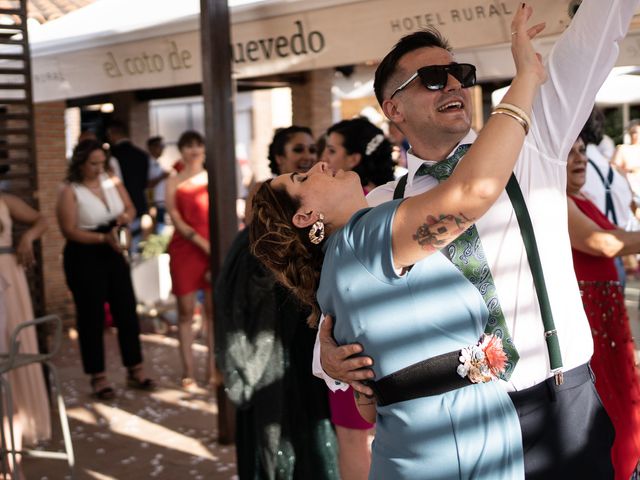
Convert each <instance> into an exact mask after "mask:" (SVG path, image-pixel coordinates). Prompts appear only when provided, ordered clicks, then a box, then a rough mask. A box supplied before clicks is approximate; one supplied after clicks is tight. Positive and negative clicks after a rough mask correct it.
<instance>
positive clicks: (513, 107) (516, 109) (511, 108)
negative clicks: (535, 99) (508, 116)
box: [496, 102, 531, 127]
mask: <svg viewBox="0 0 640 480" xmlns="http://www.w3.org/2000/svg"><path fill="white" fill-rule="evenodd" d="M499 108H501V109H503V110H509V111H510V112H513V113H515V114H516V115H520V116H521V117H522V118H523V119H524V121H525V122H527V125H529V127H531V118H529V115H527V112H525V111H524V110H522V109H521V108H520V107H518V106H517V105H514V104H513V103H506V102H503V103H499V104H498V105H496V110H497V109H499Z"/></svg>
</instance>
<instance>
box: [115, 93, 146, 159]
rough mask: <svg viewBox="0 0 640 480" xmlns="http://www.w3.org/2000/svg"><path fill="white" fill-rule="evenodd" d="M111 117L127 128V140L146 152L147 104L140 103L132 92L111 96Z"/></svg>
mask: <svg viewBox="0 0 640 480" xmlns="http://www.w3.org/2000/svg"><path fill="white" fill-rule="evenodd" d="M111 102H112V103H113V107H114V111H113V117H114V118H116V119H118V120H119V121H121V122H123V123H124V124H125V125H127V127H128V128H129V138H130V139H131V141H132V142H133V144H134V145H136V146H138V147H140V148H142V149H143V150H146V148H147V139H148V138H149V102H140V101H138V100H137V99H136V97H135V95H134V94H133V92H117V93H113V94H111Z"/></svg>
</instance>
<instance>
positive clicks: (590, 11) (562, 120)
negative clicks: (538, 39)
mask: <svg viewBox="0 0 640 480" xmlns="http://www.w3.org/2000/svg"><path fill="white" fill-rule="evenodd" d="M639 5H640V0H583V1H582V3H581V4H580V8H579V9H578V12H577V13H576V15H575V17H574V18H573V19H572V20H571V24H570V25H569V27H568V28H567V30H566V31H565V32H564V33H563V34H562V35H561V36H560V38H559V39H558V41H557V42H556V44H555V45H554V46H553V48H552V50H551V52H550V53H549V57H548V61H547V64H546V69H547V72H548V74H549V81H548V82H546V83H545V84H544V85H543V86H542V87H541V89H540V94H539V95H538V97H537V98H536V100H535V102H534V105H533V113H532V117H531V118H532V121H533V126H532V129H531V130H532V131H531V134H532V138H534V139H535V141H536V144H537V146H538V149H539V150H540V151H541V152H543V153H546V154H547V156H548V157H550V158H553V159H561V160H563V161H564V160H566V158H567V153H568V152H569V150H570V149H571V145H573V142H574V140H575V139H576V137H577V136H578V134H579V133H580V130H581V129H582V127H583V125H584V123H585V121H586V120H587V118H588V117H589V114H590V113H591V108H592V106H593V102H594V100H595V97H596V93H597V92H598V90H599V89H600V87H601V86H602V84H603V82H604V80H605V79H606V78H607V75H608V74H609V72H610V71H611V68H612V67H613V65H614V64H615V61H616V59H617V58H618V53H619V51H620V42H621V41H622V39H623V38H624V36H625V35H626V33H627V30H628V29H629V24H630V23H631V18H632V17H633V14H634V12H635V11H636V9H637V8H638V6H639Z"/></svg>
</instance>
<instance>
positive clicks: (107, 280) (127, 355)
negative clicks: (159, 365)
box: [64, 241, 142, 374]
mask: <svg viewBox="0 0 640 480" xmlns="http://www.w3.org/2000/svg"><path fill="white" fill-rule="evenodd" d="M64 273H65V276H66V279H67V285H68V286H69V289H70V290H71V293H72V294H73V300H74V302H75V305H76V322H77V327H78V338H79V341H80V354H81V356H82V366H83V368H84V371H85V373H87V374H93V373H101V372H104V371H105V365H104V335H103V333H104V304H105V302H108V303H109V307H110V309H111V314H112V316H113V321H114V323H115V326H116V327H117V329H118V344H119V346H120V354H121V356H122V363H123V365H124V366H125V367H132V366H134V365H137V364H139V363H140V362H142V349H141V346H140V325H139V323H138V314H137V313H136V300H135V294H134V292H133V284H132V283H131V272H130V271H129V265H128V263H127V261H126V260H125V258H124V257H123V256H122V255H121V254H119V253H117V252H116V251H114V250H113V249H112V248H111V247H110V246H109V245H86V244H81V243H76V242H71V241H68V242H67V244H66V245H65V248H64Z"/></svg>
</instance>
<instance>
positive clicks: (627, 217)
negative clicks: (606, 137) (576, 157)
mask: <svg viewBox="0 0 640 480" xmlns="http://www.w3.org/2000/svg"><path fill="white" fill-rule="evenodd" d="M587 158H588V159H589V160H591V161H592V162H593V163H595V164H596V166H597V167H598V169H599V170H600V173H601V174H602V176H603V177H604V178H605V180H606V179H607V176H608V175H609V169H610V168H611V169H612V170H613V178H612V180H611V184H610V191H611V200H612V202H613V209H614V210H615V212H616V219H617V225H618V226H619V227H620V228H622V229H625V230H628V229H629V227H630V223H631V217H632V215H633V212H632V211H631V201H632V200H633V193H632V192H631V187H630V186H629V182H627V179H626V178H625V177H624V176H623V175H622V174H621V173H620V172H618V171H617V170H616V169H615V168H613V167H611V164H610V163H609V159H608V158H607V157H605V156H604V155H603V154H602V153H601V152H600V150H599V149H598V147H597V146H596V145H594V144H591V143H590V144H589V145H587ZM580 191H581V192H582V193H583V194H584V196H585V197H587V198H588V199H589V200H591V201H592V202H593V203H594V204H595V205H596V207H598V209H599V210H600V211H601V212H602V213H605V212H606V210H607V205H606V193H607V192H606V188H605V185H604V183H602V179H601V178H600V175H598V172H597V171H596V169H595V168H594V166H593V165H591V163H588V164H587V177H586V181H585V183H584V186H583V187H582V189H581V190H580ZM609 220H611V221H612V222H613V219H612V218H609Z"/></svg>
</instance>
